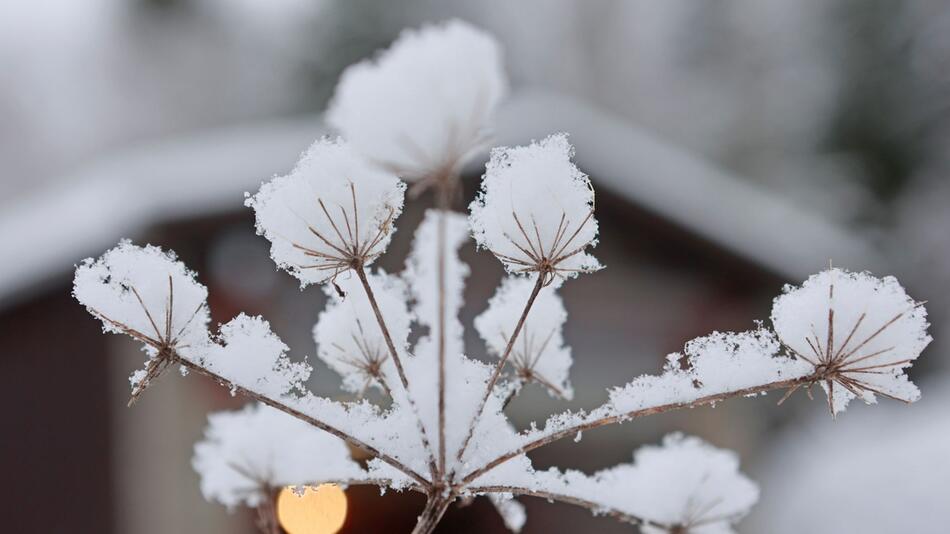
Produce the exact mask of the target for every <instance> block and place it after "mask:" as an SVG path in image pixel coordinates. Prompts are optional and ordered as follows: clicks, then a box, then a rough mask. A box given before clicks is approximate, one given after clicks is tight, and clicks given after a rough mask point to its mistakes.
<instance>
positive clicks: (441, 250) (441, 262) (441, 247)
mask: <svg viewBox="0 0 950 534" xmlns="http://www.w3.org/2000/svg"><path fill="white" fill-rule="evenodd" d="M438 196H439V198H440V199H443V198H444V197H445V194H439V195H438ZM441 203H443V202H442V201H440V204H441ZM438 217H439V220H438V236H437V239H438V244H437V247H438V253H437V254H438V271H437V278H438V286H439V320H438V329H439V333H438V351H439V473H445V308H446V303H445V299H446V295H445V269H446V250H445V249H446V243H445V238H446V236H445V234H446V227H445V226H446V224H447V221H446V211H445V209H444V208H443V207H442V206H440V209H439V214H438Z"/></svg>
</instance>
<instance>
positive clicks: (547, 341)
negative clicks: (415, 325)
mask: <svg viewBox="0 0 950 534" xmlns="http://www.w3.org/2000/svg"><path fill="white" fill-rule="evenodd" d="M532 285H533V283H532V282H531V281H530V280H527V279H525V278H522V277H514V276H509V277H508V278H505V279H504V280H503V281H502V283H501V286H499V288H498V290H497V291H496V292H495V295H494V296H493V297H492V298H491V299H490V300H489V301H488V309H486V310H485V311H484V312H482V314H481V315H479V316H478V317H477V318H476V319H475V328H476V330H478V333H479V335H480V336H481V337H482V340H484V342H485V345H486V346H487V347H488V350H489V352H490V353H491V354H492V355H494V356H496V357H501V356H502V355H503V354H504V351H505V348H506V346H507V345H508V341H509V339H510V337H511V331H512V329H513V328H514V326H515V325H516V324H517V323H518V317H519V315H520V314H521V311H522V307H523V306H524V303H525V302H526V301H527V300H528V297H529V295H530V294H531V290H532ZM566 321H567V310H565V309H564V303H563V302H562V300H561V297H559V296H558V294H557V293H556V292H555V291H554V290H553V289H552V290H549V291H542V292H540V293H538V296H537V299H536V300H535V303H534V306H533V307H532V311H531V313H530V314H529V315H528V317H527V318H526V319H525V322H524V326H523V327H522V331H521V333H520V335H519V337H518V340H517V341H516V343H515V344H514V346H513V349H512V353H511V357H510V359H509V364H510V365H511V366H512V367H513V368H514V377H513V380H514V381H515V382H516V384H514V385H512V386H511V387H513V388H517V387H520V385H521V384H529V383H532V382H536V383H538V384H540V385H542V386H544V388H545V389H546V390H547V391H548V392H549V393H550V394H551V395H553V396H556V397H561V398H565V399H571V398H572V397H573V394H574V391H573V389H572V388H571V385H570V382H569V376H568V374H569V371H570V368H571V364H572V363H573V362H572V359H571V349H570V347H567V346H566V345H564V338H563V335H562V333H561V330H562V327H563V326H564V323H565V322H566Z"/></svg>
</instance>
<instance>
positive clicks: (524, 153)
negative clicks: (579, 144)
mask: <svg viewBox="0 0 950 534" xmlns="http://www.w3.org/2000/svg"><path fill="white" fill-rule="evenodd" d="M573 155H574V148H573V147H572V146H571V144H570V143H569V142H568V140H567V135H566V134H555V135H551V136H549V137H547V138H545V139H543V140H541V141H539V142H535V143H532V144H530V145H528V146H522V147H513V148H494V149H492V151H491V160H490V161H489V162H488V165H487V166H486V169H485V175H484V177H483V178H482V188H481V191H480V192H479V195H478V198H476V199H475V200H474V201H473V202H472V204H471V206H469V209H470V210H471V217H470V218H469V221H470V223H471V225H472V233H473V235H474V236H475V241H476V242H477V243H478V245H479V246H480V247H483V248H485V249H488V250H490V251H491V252H492V253H493V254H494V255H495V256H496V257H498V259H499V260H501V262H502V263H503V264H504V265H505V268H506V269H507V270H508V272H510V273H531V272H537V273H539V274H542V275H543V276H544V277H545V279H546V280H545V284H548V283H551V282H552V281H553V280H554V279H555V277H559V278H562V279H563V278H571V277H574V276H576V275H577V274H578V273H583V272H590V271H596V270H597V269H600V268H601V265H600V263H599V262H598V261H597V260H596V259H595V258H594V257H593V256H591V255H589V254H588V253H587V252H585V250H586V249H587V247H588V246H594V245H596V244H597V240H596V237H597V220H596V219H595V218H594V189H593V187H591V184H590V180H589V179H588V177H587V175H586V174H584V173H582V172H581V171H580V170H579V169H578V168H577V167H576V166H575V165H574V163H573V162H572V161H571V158H572V157H573Z"/></svg>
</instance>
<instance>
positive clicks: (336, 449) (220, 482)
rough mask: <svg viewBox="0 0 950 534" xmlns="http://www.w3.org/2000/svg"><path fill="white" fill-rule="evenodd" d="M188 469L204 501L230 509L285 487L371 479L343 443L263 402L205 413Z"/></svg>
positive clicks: (256, 502)
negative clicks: (194, 475)
mask: <svg viewBox="0 0 950 534" xmlns="http://www.w3.org/2000/svg"><path fill="white" fill-rule="evenodd" d="M192 465H193V466H194V468H195V471H197V472H198V474H199V475H200V476H201V493H202V494H203V495H204V496H205V498H206V499H208V500H213V501H217V502H219V503H221V504H223V505H225V506H227V507H228V508H233V507H235V506H238V505H245V506H250V507H256V506H259V505H261V504H262V503H263V501H264V500H265V499H267V498H269V497H268V494H269V492H270V491H271V490H273V489H276V488H280V487H284V486H302V485H317V484H320V483H324V482H333V483H338V484H353V483H363V482H367V481H370V480H371V479H370V478H369V474H368V473H367V472H366V470H364V469H363V468H361V467H360V466H359V464H357V463H356V462H355V461H353V459H352V458H351V457H350V450H349V448H348V447H347V446H346V444H345V443H344V442H343V441H341V440H339V439H338V438H335V437H333V436H331V435H330V434H327V433H326V432H322V431H320V430H318V429H316V428H314V427H312V426H310V425H308V424H306V423H305V422H303V421H300V420H299V419H295V418H293V417H291V416H289V415H287V414H285V413H282V412H279V411H277V410H275V409H273V408H270V407H267V406H264V405H261V404H249V405H247V406H245V407H244V408H243V409H241V410H236V411H232V412H217V413H213V414H211V415H209V416H208V426H207V428H206V429H205V438H204V440H203V441H201V442H199V443H198V444H196V445H195V456H194V458H193V460H192Z"/></svg>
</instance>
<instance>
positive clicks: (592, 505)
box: [465, 486, 659, 526]
mask: <svg viewBox="0 0 950 534" xmlns="http://www.w3.org/2000/svg"><path fill="white" fill-rule="evenodd" d="M465 491H466V492H469V493H475V494H478V493H510V494H512V495H525V496H527V497H538V498H541V499H546V500H549V501H558V502H563V503H567V504H572V505H574V506H580V507H582V508H587V509H588V510H590V511H592V512H594V513H596V514H598V515H607V516H610V517H613V518H614V519H617V520H619V521H623V522H625V523H630V524H632V525H655V523H651V522H649V521H646V520H645V519H643V518H641V517H637V516H635V515H631V514H628V513H625V512H621V511H620V510H615V509H613V508H610V507H609V506H605V505H603V504H600V503H597V502H594V501H588V500H586V499H581V498H578V497H573V496H570V495H562V494H559V493H554V492H550V491H541V490H532V489H528V488H520V487H517V486H476V487H471V488H466V489H465ZM657 526H659V525H657Z"/></svg>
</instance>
